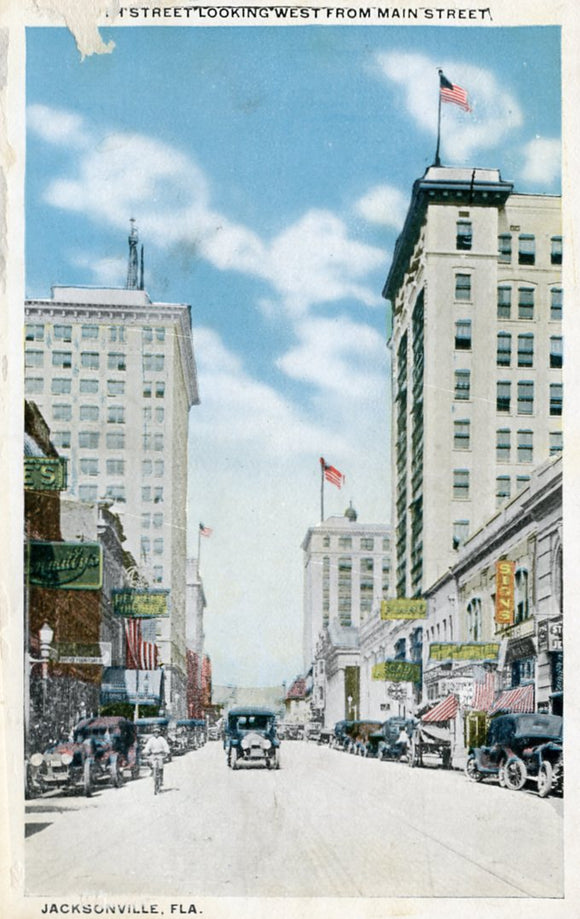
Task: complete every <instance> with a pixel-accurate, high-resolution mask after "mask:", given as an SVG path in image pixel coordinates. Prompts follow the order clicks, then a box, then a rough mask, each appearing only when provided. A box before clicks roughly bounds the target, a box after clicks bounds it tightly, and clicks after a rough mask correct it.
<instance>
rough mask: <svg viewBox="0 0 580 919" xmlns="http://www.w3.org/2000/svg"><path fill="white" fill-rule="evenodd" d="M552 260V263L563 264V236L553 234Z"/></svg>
mask: <svg viewBox="0 0 580 919" xmlns="http://www.w3.org/2000/svg"><path fill="white" fill-rule="evenodd" d="M551 244H552V246H551V251H550V262H551V263H552V265H561V264H562V237H561V236H552V239H551Z"/></svg>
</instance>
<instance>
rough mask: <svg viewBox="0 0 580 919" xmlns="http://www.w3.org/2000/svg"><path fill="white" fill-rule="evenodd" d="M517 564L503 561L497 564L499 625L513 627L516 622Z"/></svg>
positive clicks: (496, 603)
mask: <svg viewBox="0 0 580 919" xmlns="http://www.w3.org/2000/svg"><path fill="white" fill-rule="evenodd" d="M515 567H516V564H515V562H508V561H506V559H502V560H501V561H499V562H496V563H495V621H496V622H497V623H498V624H499V625H511V624H512V622H513V621H514V609H515V586H514V572H515Z"/></svg>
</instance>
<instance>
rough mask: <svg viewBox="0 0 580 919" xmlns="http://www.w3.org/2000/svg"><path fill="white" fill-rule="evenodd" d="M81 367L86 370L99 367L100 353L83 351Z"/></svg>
mask: <svg viewBox="0 0 580 919" xmlns="http://www.w3.org/2000/svg"><path fill="white" fill-rule="evenodd" d="M81 367H83V368H84V369H85V370H98V369H99V354H98V352H97V351H81Z"/></svg>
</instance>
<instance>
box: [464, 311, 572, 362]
mask: <svg viewBox="0 0 580 919" xmlns="http://www.w3.org/2000/svg"><path fill="white" fill-rule="evenodd" d="M517 340H518V361H517V366H518V367H533V366H534V334H533V332H522V333H521V334H519V335H518V336H517ZM471 348H472V335H471V319H457V320H456V322H455V349H456V350H457V351H470V350H471ZM511 361H512V334H511V332H498V334H497V365H498V367H510V366H511ZM562 362H563V339H562V336H561V335H551V336H550V367H553V368H558V367H561V366H562Z"/></svg>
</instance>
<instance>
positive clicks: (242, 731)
mask: <svg viewBox="0 0 580 919" xmlns="http://www.w3.org/2000/svg"><path fill="white" fill-rule="evenodd" d="M224 747H225V750H226V755H227V763H228V766H229V767H230V768H231V769H237V768H238V766H239V765H240V763H249V762H261V763H263V764H264V765H265V766H266V767H267V768H268V769H279V768H280V740H279V739H278V736H277V732H276V715H275V713H274V712H273V711H270V709H266V708H234V709H232V710H231V711H230V712H229V714H228V720H227V724H226V729H225V736H224Z"/></svg>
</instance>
